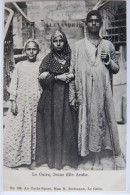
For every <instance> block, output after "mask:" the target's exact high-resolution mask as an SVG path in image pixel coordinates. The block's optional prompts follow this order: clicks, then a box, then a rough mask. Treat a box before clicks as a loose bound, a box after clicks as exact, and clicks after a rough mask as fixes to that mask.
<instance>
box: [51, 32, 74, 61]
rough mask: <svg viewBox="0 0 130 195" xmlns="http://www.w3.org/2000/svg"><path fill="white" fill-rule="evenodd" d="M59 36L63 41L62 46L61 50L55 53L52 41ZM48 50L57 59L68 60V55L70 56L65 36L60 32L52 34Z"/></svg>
mask: <svg viewBox="0 0 130 195" xmlns="http://www.w3.org/2000/svg"><path fill="white" fill-rule="evenodd" d="M58 36H61V37H62V39H63V41H64V45H63V48H62V49H61V51H57V50H56V49H55V48H54V44H53V40H54V39H55V38H56V37H58ZM50 49H51V52H52V54H54V55H56V57H58V58H59V59H65V60H68V59H70V55H71V49H70V46H69V44H68V41H67V38H66V35H65V34H64V32H62V31H61V30H57V31H55V32H54V34H53V35H52V36H51V45H50Z"/></svg>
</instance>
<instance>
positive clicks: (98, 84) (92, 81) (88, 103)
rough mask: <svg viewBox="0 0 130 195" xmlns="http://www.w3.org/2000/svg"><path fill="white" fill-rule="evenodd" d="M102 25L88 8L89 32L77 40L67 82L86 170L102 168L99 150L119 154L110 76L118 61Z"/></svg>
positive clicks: (98, 18) (97, 14) (116, 70)
mask: <svg viewBox="0 0 130 195" xmlns="http://www.w3.org/2000/svg"><path fill="white" fill-rule="evenodd" d="M101 26H102V17H101V15H100V13H99V11H97V10H92V11H90V12H89V13H88V15H87V18H86V27H87V30H88V36H87V38H84V39H82V40H80V41H78V42H76V44H75V49H74V51H73V55H72V59H71V67H70V72H71V73H73V74H74V75H75V81H72V82H71V83H70V92H69V101H70V105H71V106H73V107H74V109H78V117H79V118H78V120H79V125H78V152H79V155H80V156H81V157H83V159H84V160H85V163H84V169H86V170H91V169H93V170H101V169H103V167H102V165H101V161H100V157H101V151H102V150H104V151H105V150H107V151H108V150H111V151H113V155H114V157H116V156H118V157H119V156H121V149H120V145H119V136H118V130H117V124H116V118H115V111H114V105H113V99H112V90H111V77H110V75H111V74H116V73H118V71H119V65H118V62H117V59H116V54H115V48H114V46H113V44H112V43H111V42H110V41H108V40H105V39H102V38H101V37H100V36H99V31H100V28H101ZM115 159H116V158H115Z"/></svg>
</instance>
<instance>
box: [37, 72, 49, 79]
mask: <svg viewBox="0 0 130 195" xmlns="http://www.w3.org/2000/svg"><path fill="white" fill-rule="evenodd" d="M49 74H50V73H49V72H43V73H42V74H40V75H39V77H38V78H39V79H45V78H46V77H47V75H49Z"/></svg>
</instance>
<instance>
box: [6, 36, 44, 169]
mask: <svg viewBox="0 0 130 195" xmlns="http://www.w3.org/2000/svg"><path fill="white" fill-rule="evenodd" d="M25 53H26V55H27V60H26V61H21V62H18V63H17V64H16V66H15V69H14V71H13V75H12V80H11V84H10V101H11V109H10V110H9V112H8V116H7V119H8V121H7V122H6V125H5V130H4V165H5V166H8V167H17V166H20V165H33V162H34V161H35V146H36V115H37V104H38V100H39V97H40V86H39V82H38V76H39V65H40V63H39V62H38V61H37V60H36V57H37V54H38V53H39V44H38V43H37V41H36V40H33V39H29V40H28V41H27V42H26V43H25Z"/></svg>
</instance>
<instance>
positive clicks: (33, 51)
mask: <svg viewBox="0 0 130 195" xmlns="http://www.w3.org/2000/svg"><path fill="white" fill-rule="evenodd" d="M38 52H39V50H38V47H37V44H36V43H35V42H29V43H27V45H26V48H25V53H26V55H27V58H28V60H29V61H31V62H34V61H36V57H37V54H38Z"/></svg>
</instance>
